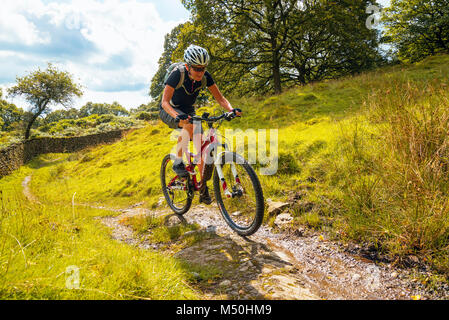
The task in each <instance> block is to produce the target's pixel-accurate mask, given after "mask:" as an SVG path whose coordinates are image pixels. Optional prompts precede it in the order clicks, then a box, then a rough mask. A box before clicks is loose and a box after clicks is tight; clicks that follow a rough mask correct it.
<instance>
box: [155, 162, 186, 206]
mask: <svg viewBox="0 0 449 320" xmlns="http://www.w3.org/2000/svg"><path fill="white" fill-rule="evenodd" d="M173 159H175V158H174V156H173V155H169V154H168V155H166V156H165V157H164V159H163V160H162V165H161V174H160V175H161V185H162V193H163V194H164V197H165V200H166V201H167V204H168V205H169V207H170V208H171V209H172V210H173V212H174V213H176V214H184V213H186V212H187V211H189V209H190V206H191V205H192V200H193V190H191V186H190V177H188V178H185V179H181V178H179V177H177V175H176V173H175V172H174V171H173V163H174V161H173Z"/></svg>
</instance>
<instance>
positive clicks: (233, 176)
mask: <svg viewBox="0 0 449 320" xmlns="http://www.w3.org/2000/svg"><path fill="white" fill-rule="evenodd" d="M220 169H221V172H222V174H223V178H224V180H221V179H220V176H219V172H218V171H219V170H220ZM214 191H215V198H216V200H217V203H218V207H219V209H220V212H221V214H222V216H223V218H224V219H225V221H226V223H227V224H228V225H229V226H230V227H231V228H232V229H233V230H234V231H235V232H237V233H238V234H239V235H241V236H249V235H252V234H253V233H255V232H256V231H257V230H258V229H259V227H260V225H261V224H262V221H263V213H264V198H263V192H262V187H261V185H260V182H259V178H258V177H257V175H256V173H255V171H254V169H253V168H252V167H251V165H250V164H249V163H248V162H247V161H246V160H244V159H243V157H241V156H239V155H237V154H236V153H234V152H225V153H224V154H223V155H222V159H221V164H217V165H216V170H215V173H214Z"/></svg>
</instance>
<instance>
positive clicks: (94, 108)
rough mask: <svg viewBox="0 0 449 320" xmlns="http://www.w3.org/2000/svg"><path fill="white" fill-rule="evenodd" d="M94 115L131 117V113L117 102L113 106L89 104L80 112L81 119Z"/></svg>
mask: <svg viewBox="0 0 449 320" xmlns="http://www.w3.org/2000/svg"><path fill="white" fill-rule="evenodd" d="M93 114H98V115H102V114H113V115H115V116H129V112H128V111H127V110H126V109H125V108H123V107H122V106H121V105H120V104H119V103H118V102H116V101H114V102H113V103H112V104H108V103H93V102H88V103H86V105H85V106H83V107H82V108H81V109H80V111H79V117H80V118H83V117H89V116H91V115H93Z"/></svg>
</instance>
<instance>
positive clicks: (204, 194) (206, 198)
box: [200, 186, 212, 204]
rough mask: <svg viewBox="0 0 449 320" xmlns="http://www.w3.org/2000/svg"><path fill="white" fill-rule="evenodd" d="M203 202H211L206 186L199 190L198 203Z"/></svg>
mask: <svg viewBox="0 0 449 320" xmlns="http://www.w3.org/2000/svg"><path fill="white" fill-rule="evenodd" d="M201 202H202V203H204V204H211V203H212V198H211V197H210V195H209V189H208V188H207V186H206V187H205V188H204V189H203V190H201V193H200V203H201Z"/></svg>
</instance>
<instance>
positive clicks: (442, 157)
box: [0, 55, 449, 297]
mask: <svg viewBox="0 0 449 320" xmlns="http://www.w3.org/2000/svg"><path fill="white" fill-rule="evenodd" d="M448 88H449V56H447V55H441V56H435V57H431V58H428V59H426V60H424V61H422V62H420V63H417V64H414V65H409V66H394V67H388V68H383V69H379V70H377V71H374V72H369V73H365V74H361V75H357V76H352V77H347V78H344V79H340V80H335V81H326V82H321V83H315V84H310V85H308V86H304V87H298V88H294V89H290V90H288V91H286V92H284V93H283V94H281V95H279V96H267V97H259V98H258V99H249V98H240V99H234V100H232V99H231V100H232V101H231V102H232V104H233V105H234V106H235V107H240V108H241V109H242V110H243V111H244V117H242V118H241V119H236V120H235V121H232V122H230V123H226V124H225V125H226V126H228V127H232V128H241V129H243V130H246V129H251V128H252V129H262V128H265V129H273V128H276V129H278V130H279V142H278V145H279V150H278V151H279V168H278V172H277V174H276V175H272V176H262V175H261V176H260V179H261V182H262V186H263V190H264V194H265V198H271V199H278V200H286V199H287V198H288V197H289V192H290V191H292V190H293V191H295V192H301V193H302V198H301V200H300V201H299V202H298V203H297V205H296V206H295V207H294V208H293V212H292V213H293V215H294V217H295V220H294V222H293V225H292V226H295V225H307V226H309V227H311V228H318V229H325V230H327V231H329V232H330V233H331V234H332V235H334V236H335V237H337V238H339V239H342V240H355V241H360V242H367V243H370V244H371V245H372V246H373V247H374V248H376V249H377V250H379V251H382V252H383V253H386V254H389V255H391V256H392V257H393V258H395V259H398V261H402V259H403V258H405V257H407V256H409V255H414V256H418V257H419V258H420V259H422V260H425V261H427V262H430V263H431V264H432V265H433V266H434V267H435V268H437V269H438V270H439V271H440V272H443V273H446V272H447V271H449V269H448V268H449V261H447V257H448V256H449V255H448V254H449V241H448V239H449V203H448V201H447V191H448V187H449V178H448V168H449V167H448V165H449V163H448V162H449V139H448V137H449V135H448V119H449V114H448V111H447V110H449V109H448V107H449V102H448V101H449V94H448V93H447V92H448V91H447V89H448ZM206 109H207V110H214V109H216V106H211V107H210V108H205V110H206ZM201 112H202V110H200V111H199V113H201ZM171 134H172V130H171V129H169V128H167V127H166V126H165V125H163V124H162V123H161V122H150V123H148V124H147V126H146V127H145V128H142V129H137V130H135V131H133V132H131V133H129V134H128V135H127V136H126V138H125V139H123V140H122V141H120V142H118V143H115V144H112V145H106V146H101V147H96V148H92V149H90V150H84V151H82V152H78V153H75V154H70V155H50V156H48V158H51V159H53V160H55V159H59V160H57V161H56V162H54V163H52V164H51V165H47V166H43V167H40V164H41V163H39V162H38V160H36V161H35V162H34V163H31V164H29V165H28V166H27V167H25V168H23V169H22V170H21V171H20V172H18V173H16V174H14V175H13V176H11V177H9V178H5V179H2V180H0V183H1V184H2V190H3V186H16V188H19V187H20V183H19V182H20V179H21V178H23V177H24V176H25V175H26V174H28V173H30V172H32V173H33V179H32V184H31V189H32V191H33V193H34V194H36V195H38V197H39V198H40V199H45V201H46V203H48V204H49V205H48V206H46V207H45V210H43V211H42V212H43V213H42V214H43V215H44V217H45V219H48V220H49V221H53V220H54V219H56V220H58V219H63V222H59V223H61V225H63V226H64V227H63V228H61V232H67V231H66V230H69V229H70V228H71V227H73V226H72V225H71V223H69V221H70V219H69V218H70V217H71V215H72V208H71V207H70V204H71V202H72V197H73V196H74V194H75V192H76V194H75V199H76V201H77V202H78V203H80V202H81V203H91V204H93V203H101V204H103V205H108V206H112V207H126V206H129V205H131V204H134V203H137V202H142V201H145V203H146V205H147V206H148V207H149V208H152V207H155V206H156V204H157V202H158V201H159V198H160V197H161V196H162V193H161V190H160V182H159V169H160V164H161V160H162V158H163V155H164V154H166V153H168V152H170V150H171V149H172V147H173V146H174V144H175V138H173V136H171ZM261 166H262V165H260V164H256V165H255V167H256V168H259V167H261ZM17 194H20V191H18V190H16V192H13V191H11V192H10V193H9V195H8V196H7V197H9V198H10V197H12V195H17ZM3 197H5V195H3ZM8 201H10V200H8ZM14 201H20V199H19V200H14ZM195 201H197V200H195ZM8 203H9V204H8V206H9V207H7V208H6V209H3V210H4V212H6V213H5V214H6V216H7V215H8V214H10V212H12V211H13V210H15V209H14V208H16V206H17V205H18V204H16V205H13V207H11V204H10V202H8ZM50 204H51V205H50ZM21 210H22V211H23V212H30V214H27V215H25V216H26V217H28V216H29V215H30V216H32V214H31V213H32V212H38V211H39V210H41V209H37V208H33V207H30V208H22V209H21ZM24 210H25V211H24ZM27 210H28V211H27ZM33 210H34V211H33ZM80 210H81V209H80ZM8 212H9V213H8ZM39 212H41V211H39ZM2 214H3V213H2ZM101 215H102V213H101V212H97V211H95V210H93V211H92V210H87V209H86V212H83V213H81V216H82V217H84V219H85V220H83V222H82V223H83V224H84V223H85V227H83V229H82V230H85V231H83V232H81V235H82V236H83V241H86V242H87V243H92V249H90V247H89V250H95V247H98V246H100V244H101V243H102V242H103V241H106V238H105V236H104V234H103V233H102V231H101V230H102V229H101V226H100V224H99V223H94V222H92V219H89V217H93V216H101ZM36 216H37V213H36ZM64 217H65V218H64ZM11 219H12V218H11ZM14 219H16V220H14V221H15V222H14V223H15V226H14V228H16V229H12V231H11V232H10V233H11V234H15V233H14V230H15V231H16V232H17V233H21V234H22V235H23V236H24V237H25V234H26V232H25V230H28V229H30V228H31V227H30V228H28V227H25V226H28V223H25V222H23V221H22V222H21V221H20V217H19V216H15V218H14ZM22 219H23V218H22ZM30 219H32V221H34V220H33V219H37V218H30ZM2 221H7V219H5V218H3V220H2ZM265 222H266V223H272V220H271V221H270V219H269V218H268V217H267V219H266V221H265ZM3 223H5V222H3ZM20 223H22V227H21V226H20ZM80 223H81V222H80ZM30 225H33V226H36V228H44V229H43V230H47V231H43V230H41V231H39V230H40V229H38V231H32V232H33V233H31V234H34V232H35V233H36V234H38V233H39V232H44V234H45V232H48V225H47V227H44V226H41V227H37V226H40V224H39V222H38V221H37V220H35V223H34V224H33V223H32V224H30ZM30 230H31V229H30ZM33 230H34V229H33ZM64 235H65V234H64ZM77 236H78V237H79V236H80V235H77ZM4 237H6V238H8V236H6V235H4ZM16 237H17V236H16ZM26 237H29V238H26V239H19V241H20V243H21V244H27V243H29V241H32V236H28V235H27V236H26ZM67 237H69V238H70V233H68V234H67ZM72 237H73V236H72ZM8 239H9V242H8V243H9V244H8V245H11V246H14V241H13V239H12V238H11V237H9V238H8ZM27 240H29V241H27ZM73 241H74V240H73ZM79 242H81V240H79ZM79 242H78V243H79ZM94 242H96V243H99V244H94ZM105 245H106V243H105ZM4 246H5V245H4ZM64 246H67V248H69V247H70V245H69V244H65V245H64ZM107 246H111V248H109V247H108V250H103V249H102V251H101V252H103V253H105V252H108V253H107V254H106V256H102V257H98V256H96V255H95V254H94V253H91V252H88V251H83V252H78V253H76V254H75V256H78V257H80V258H81V259H82V258H83V257H86V258H87V257H91V258H89V259H97V260H95V263H93V264H94V265H96V264H99V265H103V267H104V268H106V267H107V268H115V267H114V266H115V265H116V264H115V263H114V264H113V266H111V267H110V266H109V262H110V261H116V260H117V259H116V258H118V259H128V258H131V257H132V259H146V256H145V255H154V257H153V256H152V258H151V259H162V258H160V257H156V256H157V255H155V254H153V253H142V252H140V253H139V254H138V255H134V253H133V250H134V249H131V248H127V249H125V248H124V246H122V245H120V244H111V243H109V242H108V243H107ZM119 246H120V250H115V249H114V248H112V247H119ZM70 248H71V247H70ZM70 248H69V249H67V250H76V249H70ZM83 248H85V250H87V248H88V247H87V246H83ZM16 250H17V248H16ZM42 250H43V249H42ZM83 250H84V249H83ZM6 251H7V250H6ZM6 251H4V252H6ZM118 252H120V253H118ZM20 254H21V253H20V252H18V251H16V253H15V259H16V260H20V259H19V257H20ZM48 254H49V253H48V252H46V251H45V250H43V251H42V256H41V259H47V258H48V257H47V255H48ZM50 255H53V253H51V254H50ZM114 255H120V257H115V256H114ZM142 255H144V256H142ZM63 256H64V255H63ZM72 257H73V256H72ZM95 257H97V258H95ZM2 259H8V258H7V254H6V253H2ZM67 259H69V258H67ZM70 259H72V258H70ZM5 261H6V260H5ZM107 261H109V262H108V263H106V262H107ZM136 263H137V265H139V263H138V262H136ZM158 263H159V262H158ZM167 263H169V264H170V263H171V262H170V261H168V262H167ZM20 264H22V265H21V267H22V268H25V264H24V261H18V262H17V266H19V265H20ZM156 265H157V264H156ZM141 267H142V268H147V266H141ZM117 268H118V265H117ZM158 268H161V270H163V269H165V268H166V267H164V265H163V264H162V265H160V266H158ZM172 268H175V269H176V267H175V266H172ZM178 271H179V272H181V273H182V270H178V269H176V270H174V271H173V272H172V275H177V272H178ZM54 272H56V271H54ZM59 272H61V271H59ZM113 273H114V270H111V274H113ZM125 274H126V275H127V277H128V276H130V273H129V272H128V273H125ZM30 279H31V278H30ZM136 279H140V278H139V277H137V278H136ZM140 280H141V279H140ZM140 280H135V281H140ZM30 281H31V280H30ZM92 281H95V279H94V278H92ZM133 281H134V280H133ZM111 286H113V284H112V280H111ZM3 290H6V289H3ZM114 290H115V292H120V290H121V288H114ZM142 290H149V288H147V287H145V288H144V289H142ZM177 290H179V291H177ZM145 292H148V291H145ZM86 294H87V293H86ZM178 294H179V295H182V294H184V295H190V294H192V293H191V292H190V291H189V289H188V288H182V287H179V288H177V289H176V290H175V291H174V293H173V297H179V295H178ZM136 295H138V294H136ZM155 297H160V296H158V295H157V293H156V294H155Z"/></svg>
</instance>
